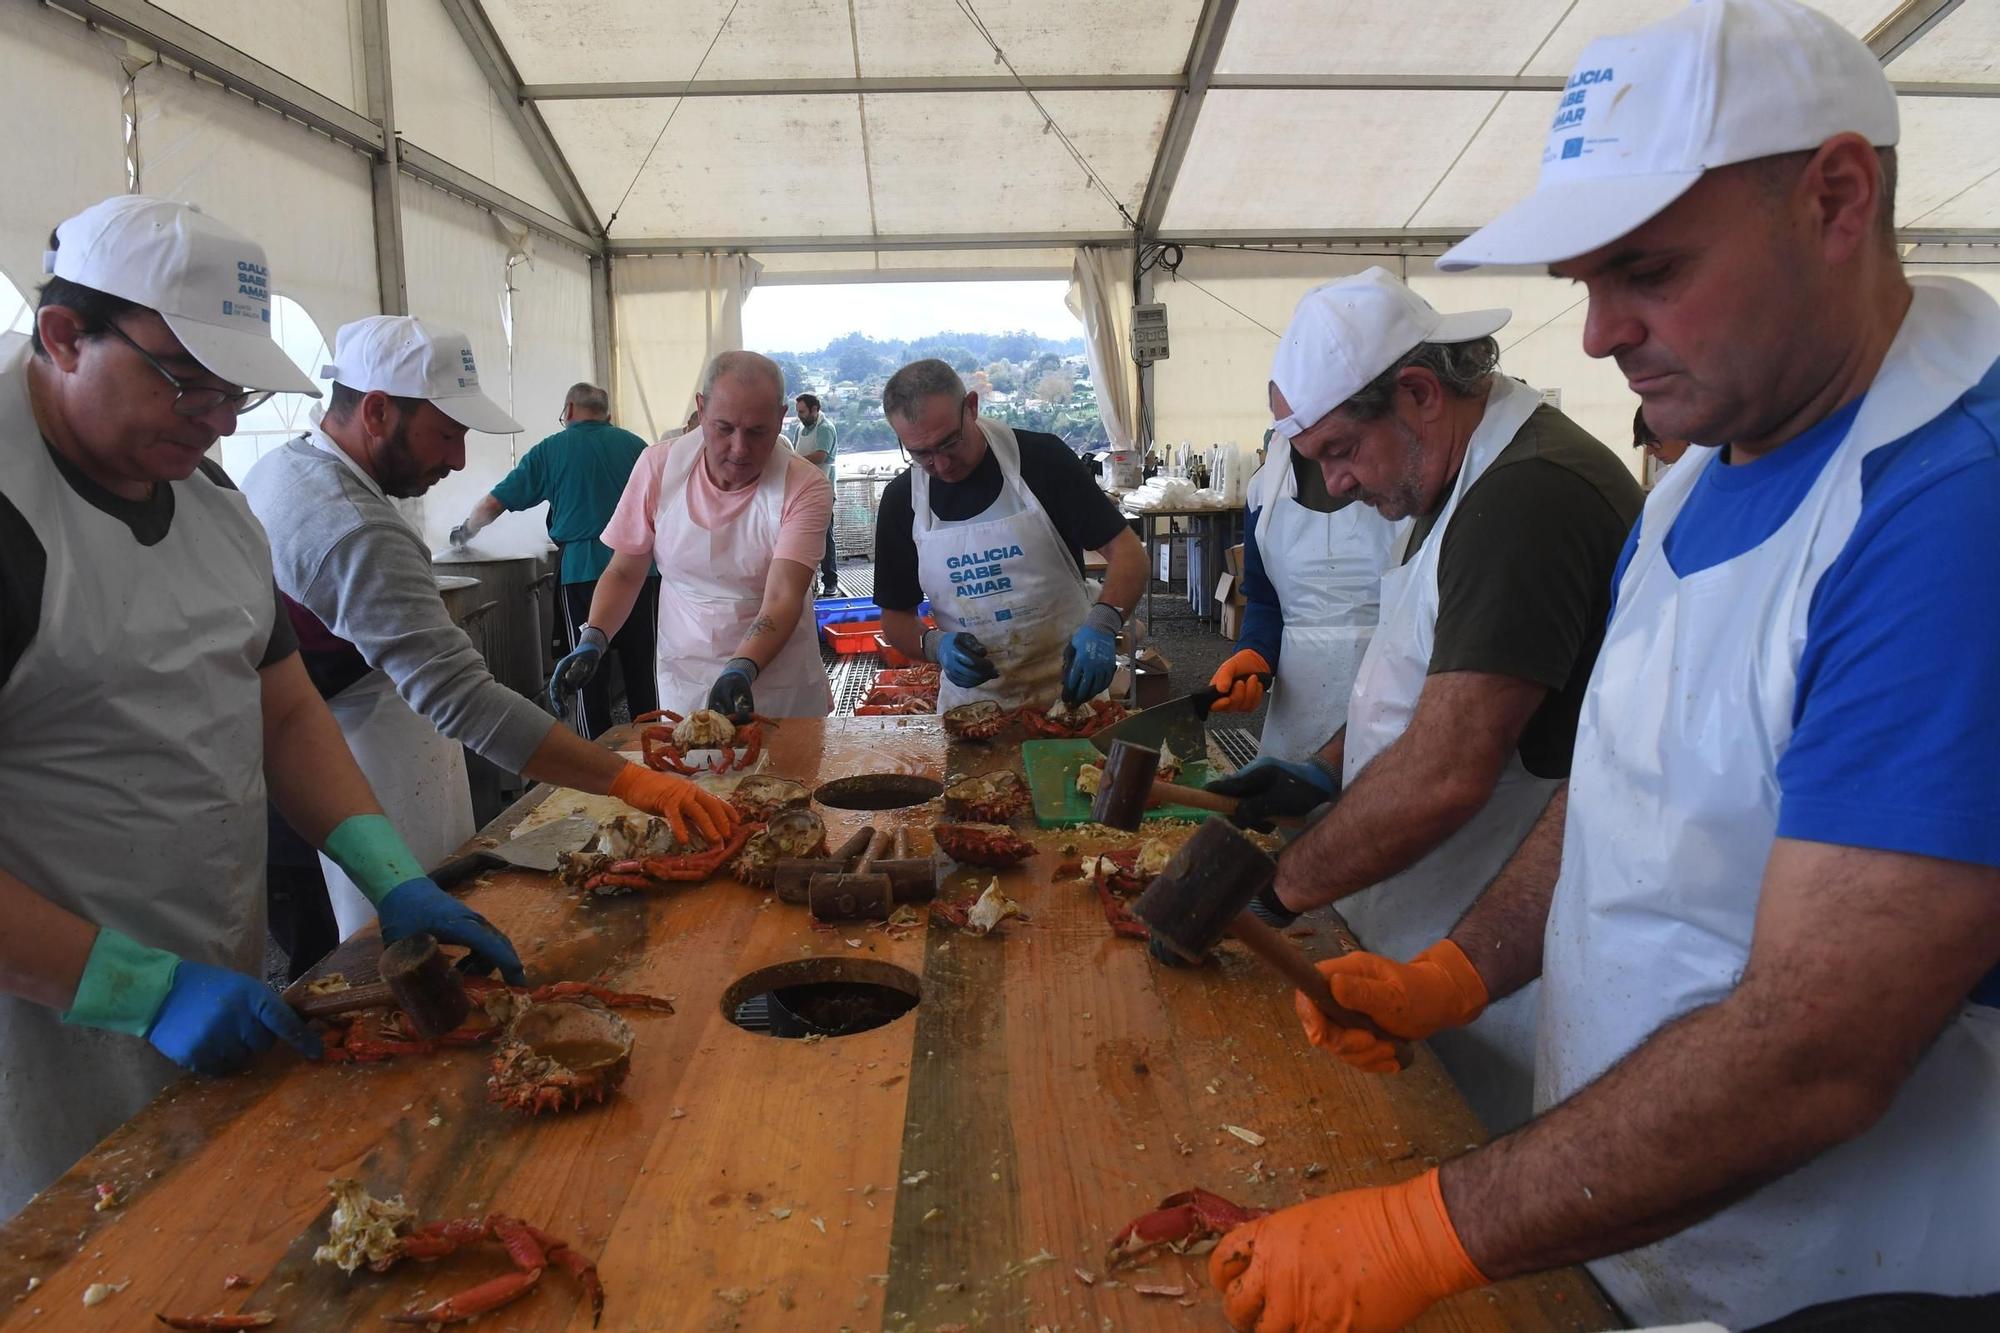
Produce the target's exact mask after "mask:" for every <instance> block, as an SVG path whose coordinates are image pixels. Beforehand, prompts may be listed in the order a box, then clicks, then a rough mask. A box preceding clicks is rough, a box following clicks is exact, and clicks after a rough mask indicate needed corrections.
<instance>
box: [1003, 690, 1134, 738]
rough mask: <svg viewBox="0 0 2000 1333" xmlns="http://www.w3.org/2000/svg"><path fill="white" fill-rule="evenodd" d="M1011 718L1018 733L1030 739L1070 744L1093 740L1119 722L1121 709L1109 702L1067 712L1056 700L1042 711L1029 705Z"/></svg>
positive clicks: (1095, 702) (1068, 708)
mask: <svg viewBox="0 0 2000 1333" xmlns="http://www.w3.org/2000/svg"><path fill="white" fill-rule="evenodd" d="M1015 716H1016V717H1018V718H1020V719H1021V727H1022V729H1023V730H1024V731H1026V732H1027V733H1028V734H1029V735H1031V736H1037V737H1043V738H1054V739H1057V740H1070V739H1074V738H1076V737H1078V736H1094V735H1096V734H1097V733H1098V732H1100V731H1102V730H1104V728H1106V727H1108V726H1110V725H1111V724H1112V723H1114V722H1119V721H1122V720H1123V719H1124V717H1125V708H1124V705H1122V704H1115V703H1112V702H1111V700H1109V699H1092V700H1090V701H1089V702H1087V703H1080V704H1078V705H1077V706H1076V707H1074V708H1070V707H1068V706H1066V705H1065V704H1064V703H1063V701H1062V700H1060V699H1058V700H1056V701H1055V702H1054V703H1052V704H1050V705H1049V706H1048V707H1047V708H1046V709H1040V708H1036V707H1034V706H1033V705H1032V704H1031V705H1029V706H1028V707H1026V708H1023V709H1022V710H1021V711H1020V712H1018V713H1016V714H1015Z"/></svg>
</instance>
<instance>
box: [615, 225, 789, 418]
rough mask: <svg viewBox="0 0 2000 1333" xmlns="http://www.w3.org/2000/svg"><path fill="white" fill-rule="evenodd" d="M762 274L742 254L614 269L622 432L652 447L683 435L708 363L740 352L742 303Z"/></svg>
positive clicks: (651, 260) (626, 263)
mask: <svg viewBox="0 0 2000 1333" xmlns="http://www.w3.org/2000/svg"><path fill="white" fill-rule="evenodd" d="M761 267H762V266H761V265H759V264H758V263H757V261H756V260H754V259H752V258H750V256H748V255H742V254H716V255H675V256H665V255H662V256H648V257H644V258H632V259H619V260H616V261H615V262H613V264H612V265H611V295H612V303H613V307H614V309H613V315H612V325H613V327H615V328H616V329H617V330H618V346H617V370H616V379H617V383H616V384H615V386H614V389H613V392H614V394H615V397H614V399H613V402H614V405H615V408H616V412H617V417H618V422H619V424H620V425H622V426H624V427H625V428H626V429H627V430H631V431H636V432H638V433H639V434H640V435H643V436H644V437H646V438H647V439H649V440H657V439H659V438H660V437H661V436H663V435H670V434H673V433H675V432H677V431H679V430H680V428H681V425H682V423H683V422H684V421H686V419H687V414H688V410H689V409H690V408H692V407H693V406H694V393H695V386H696V381H697V380H698V379H699V378H700V377H701V371H702V367H703V366H705V365H706V364H708V358H709V357H710V356H712V355H714V354H715V353H716V352H721V351H729V350H732V349H734V348H739V347H741V346H742V345H743V298H744V297H746V296H748V295H749V294H750V288H751V287H752V286H754V285H755V284H756V281H757V275H758V273H759V271H760V270H761Z"/></svg>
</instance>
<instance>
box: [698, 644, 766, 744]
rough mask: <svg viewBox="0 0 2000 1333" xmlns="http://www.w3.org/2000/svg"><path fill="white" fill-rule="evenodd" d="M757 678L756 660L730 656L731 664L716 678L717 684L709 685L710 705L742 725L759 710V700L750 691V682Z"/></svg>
mask: <svg viewBox="0 0 2000 1333" xmlns="http://www.w3.org/2000/svg"><path fill="white" fill-rule="evenodd" d="M756 679H757V664H756V663H755V662H753V661H751V660H750V659H749V658H747V657H732V658H730V659H729V665H728V666H726V667H724V668H722V674H721V675H719V676H717V677H716V678H715V684H713V685H711V686H709V690H708V706H709V707H710V708H711V709H713V710H714V711H715V712H718V713H720V714H722V715H723V716H724V717H726V718H728V719H729V720H730V721H731V722H734V723H735V724H736V725H737V726H739V727H740V726H742V725H743V724H744V723H745V722H748V721H749V720H750V715H751V714H752V713H754V712H756V711H757V700H756V699H755V698H754V697H752V695H751V693H750V683H751V682H752V681H754V680H756Z"/></svg>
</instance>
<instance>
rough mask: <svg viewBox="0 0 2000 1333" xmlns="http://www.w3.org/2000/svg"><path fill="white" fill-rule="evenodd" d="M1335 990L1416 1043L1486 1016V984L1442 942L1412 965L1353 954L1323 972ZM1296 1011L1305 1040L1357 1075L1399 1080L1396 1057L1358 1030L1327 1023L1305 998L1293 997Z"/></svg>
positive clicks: (1345, 1002)
mask: <svg viewBox="0 0 2000 1333" xmlns="http://www.w3.org/2000/svg"><path fill="white" fill-rule="evenodd" d="M1317 966H1318V967H1319V970H1320V974H1321V975H1322V976H1324V977H1325V978H1326V979H1327V983H1328V985H1330V986H1331V987H1332V989H1333V998H1334V999H1336V1000H1338V1001H1340V1003H1341V1004H1343V1005H1345V1006H1346V1007H1347V1008H1349V1009H1353V1010H1355V1011H1357V1012H1359V1013H1364V1014H1366V1015H1368V1016H1369V1017H1370V1018H1372V1019H1374V1020H1375V1021H1376V1022H1377V1023H1380V1024H1381V1025H1382V1028H1383V1030H1384V1031H1386V1032H1393V1033H1395V1034H1396V1035H1397V1036H1399V1037H1408V1038H1410V1039H1411V1040H1413V1041H1416V1040H1421V1039H1422V1038H1424V1037H1428V1036H1430V1035H1431V1034H1432V1033H1433V1032H1442V1031H1443V1030H1444V1029H1446V1028H1458V1027H1464V1026H1465V1025H1466V1024H1467V1023H1470V1022H1471V1021H1472V1020H1473V1019H1475V1018H1477V1017H1479V1015H1480V1014H1481V1013H1482V1012H1484V1010H1485V1008H1486V1001H1487V998H1488V997H1487V994H1486V983H1485V982H1484V981H1483V980H1481V979H1480V976H1479V972H1478V971H1477V969H1475V968H1474V967H1473V966H1472V960H1471V959H1469V958H1467V957H1466V956H1465V950H1463V949H1461V948H1459V947H1458V946H1457V945H1456V944H1453V943H1452V942H1451V941H1450V940H1439V941H1438V942H1437V943H1436V944H1433V945H1432V946H1431V947H1430V948H1428V949H1426V950H1424V951H1423V952H1422V953H1420V954H1418V955H1417V956H1416V957H1415V958H1412V959H1411V960H1410V961H1409V962H1407V963H1399V962H1397V961H1395V960H1394V959H1393V958H1384V957H1383V956H1382V955H1381V954H1376V953H1350V954H1343V955H1341V956H1340V957H1339V958H1328V959H1326V960H1324V961H1323V962H1321V963H1319V964H1318V965H1317ZM1292 1008H1294V1009H1296V1010H1297V1011H1298V1015H1299V1022H1300V1023H1302V1024H1304V1025H1305V1029H1306V1040H1307V1041H1309V1042H1311V1043H1312V1044H1313V1045H1315V1046H1324V1047H1325V1048H1327V1049H1328V1050H1330V1051H1332V1052H1333V1053H1334V1054H1335V1055H1337V1056H1339V1057H1340V1058H1341V1059H1342V1060H1344V1061H1346V1062H1347V1063H1348V1064H1351V1065H1353V1066H1354V1067H1355V1068H1356V1069H1361V1070H1366V1071H1367V1072H1368V1073H1371V1074H1393V1073H1395V1072H1396V1053H1395V1049H1394V1048H1393V1047H1391V1046H1390V1045H1389V1043H1388V1042H1386V1041H1383V1040H1382V1039H1381V1038H1380V1037H1377V1036H1375V1035H1374V1034H1372V1033H1368V1032H1363V1031H1361V1030H1360V1029H1358V1028H1340V1027H1335V1026H1334V1025H1333V1024H1331V1023H1329V1022H1327V1020H1326V1015H1324V1014H1322V1013H1321V1012H1320V1011H1319V1008H1318V1006H1316V1005H1314V1004H1313V1002H1312V1001H1311V1000H1308V999H1307V998H1306V997H1305V996H1304V995H1303V994H1300V993H1298V992H1296V991H1295V992H1293V994H1292Z"/></svg>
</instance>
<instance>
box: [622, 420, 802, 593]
mask: <svg viewBox="0 0 2000 1333" xmlns="http://www.w3.org/2000/svg"><path fill="white" fill-rule="evenodd" d="M700 447H701V431H700V430H698V429H697V430H694V431H690V432H689V433H688V434H686V435H680V436H676V437H675V438H673V439H671V440H661V441H660V442H659V443H658V444H651V445H647V446H646V452H645V453H643V454H640V455H639V462H638V465H637V466H636V467H634V468H633V469H632V479H631V480H630V481H628V482H626V483H625V494H624V495H622V496H620V497H619V498H618V508H617V510H616V511H615V512H614V513H613V514H612V515H611V522H609V523H607V524H606V525H605V527H604V534H603V535H602V536H601V537H599V538H598V540H599V541H601V542H603V543H604V544H605V545H606V546H609V547H610V548H611V549H612V550H614V551H623V552H624V553H625V554H627V555H653V554H654V551H653V518H654V516H655V515H656V514H658V513H659V512H660V476H661V474H662V473H664V472H665V471H666V467H667V454H668V452H669V451H671V450H676V449H699V448H700ZM777 447H778V448H779V449H783V450H784V451H785V507H784V509H783V510H781V511H780V516H779V519H778V543H777V546H776V547H775V548H774V549H773V550H772V552H771V556H772V558H773V559H776V560H794V561H797V562H798V563H799V564H801V565H806V566H809V567H810V566H814V565H817V564H819V562H820V558H821V557H822V556H823V555H825V553H826V528H827V524H828V523H830V522H831V521H832V520H833V483H832V482H830V481H828V480H827V479H826V476H825V474H824V473H822V472H821V471H820V470H819V469H818V468H816V467H814V466H813V465H812V464H811V463H808V462H806V460H805V459H803V458H800V457H799V456H798V455H797V454H795V453H793V452H792V451H791V449H790V448H789V447H788V446H787V445H785V444H784V443H783V442H782V441H781V442H780V443H779V444H778V445H777ZM757 489H758V488H757V487H756V486H745V487H744V488H743V489H742V490H740V491H725V490H723V489H722V488H721V487H720V486H717V485H716V484H715V483H714V482H713V481H710V480H709V477H708V469H707V468H706V467H703V466H702V465H701V463H700V462H699V461H697V462H696V463H695V465H694V468H693V470H692V471H691V472H689V474H688V513H689V515H690V516H691V517H693V519H694V521H695V522H696V523H698V524H700V525H701V526H702V527H704V528H706V529H708V530H709V531H710V532H714V531H716V530H718V529H720V528H725V527H727V526H729V525H730V524H731V523H734V522H735V521H736V520H737V519H738V518H741V517H742V516H743V511H744V510H746V509H748V508H749V507H750V501H751V500H752V499H753V498H754V497H755V496H756V494H757Z"/></svg>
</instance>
